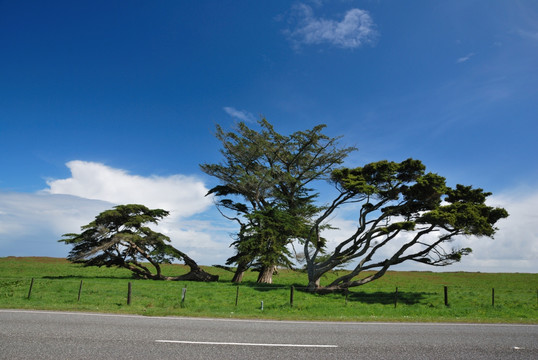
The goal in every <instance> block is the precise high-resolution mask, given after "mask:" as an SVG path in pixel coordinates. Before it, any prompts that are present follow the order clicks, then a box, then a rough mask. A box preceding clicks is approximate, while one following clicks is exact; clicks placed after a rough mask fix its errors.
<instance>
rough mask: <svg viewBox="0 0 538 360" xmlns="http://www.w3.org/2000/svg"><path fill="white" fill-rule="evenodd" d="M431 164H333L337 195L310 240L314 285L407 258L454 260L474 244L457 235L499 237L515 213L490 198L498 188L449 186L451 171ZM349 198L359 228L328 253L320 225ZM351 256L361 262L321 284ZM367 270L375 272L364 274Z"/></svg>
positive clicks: (356, 278)
mask: <svg viewBox="0 0 538 360" xmlns="http://www.w3.org/2000/svg"><path fill="white" fill-rule="evenodd" d="M425 170H426V168H425V166H424V165H423V164H422V162H421V161H419V160H414V159H407V160H405V161H402V162H400V163H398V162H389V161H386V160H385V161H378V162H374V163H370V164H367V165H365V166H363V167H357V168H353V169H349V168H341V169H337V170H334V171H333V172H332V182H333V184H334V185H335V187H336V188H337V190H338V195H337V196H336V198H335V199H334V200H333V201H332V203H331V204H330V205H328V206H327V207H326V208H325V209H324V210H323V211H322V212H321V213H320V215H319V216H318V218H317V219H316V221H315V222H314V224H313V226H312V227H311V229H310V234H309V236H308V238H307V239H306V241H305V242H304V251H305V258H306V262H307V272H308V279H309V285H308V286H309V290H310V291H316V292H320V293H323V292H331V291H335V290H342V289H346V288H349V287H352V286H359V285H363V284H366V283H368V282H371V281H373V280H375V279H378V278H379V277H381V276H382V275H383V274H385V272H386V271H387V269H388V268H389V267H390V266H393V265H397V264H400V263H403V262H405V261H415V262H420V263H424V264H428V265H433V266H446V265H450V264H452V263H454V262H456V261H459V260H460V259H461V257H462V256H464V255H467V254H469V253H470V252H471V249H470V248H458V247H453V248H450V249H447V248H446V246H447V244H450V243H452V242H453V240H454V239H455V238H456V237H458V236H477V237H482V236H485V237H493V235H494V234H495V231H496V230H497V229H496V227H495V224H496V222H497V221H498V220H500V219H502V218H505V217H507V216H508V213H507V212H506V210H505V209H502V208H495V207H490V206H488V205H486V203H485V201H486V198H487V197H488V196H489V195H491V193H488V192H484V190H482V189H480V188H476V189H475V188H473V187H471V186H464V185H456V187H455V188H450V187H449V186H447V184H446V180H445V178H444V177H442V176H440V175H437V174H434V173H427V172H426V171H425ZM344 204H354V206H355V207H356V209H357V210H356V214H357V218H358V221H357V229H356V231H355V232H354V233H352V234H350V235H349V237H347V238H346V239H345V240H344V241H342V242H340V243H339V244H338V245H337V246H336V247H335V248H334V250H332V252H331V253H330V254H329V256H327V255H324V256H322V257H320V252H319V249H318V247H317V246H315V245H316V242H317V238H318V237H319V236H320V226H321V225H322V224H323V223H324V222H326V221H327V219H328V218H329V217H330V216H332V215H333V214H334V212H335V211H336V210H337V209H338V208H339V207H341V206H342V205H344ZM389 246H390V247H391V248H392V249H396V250H395V251H393V252H392V253H391V254H390V256H388V257H385V256H386V254H387V253H386V252H385V256H383V257H379V254H380V253H381V252H383V248H388V247H389ZM349 261H353V262H354V269H353V270H352V271H351V272H349V273H347V274H346V275H343V276H340V277H339V278H337V279H336V280H334V281H333V282H332V283H330V284H328V285H326V286H321V285H320V283H319V280H320V278H321V276H322V275H323V274H324V273H326V272H328V271H330V270H332V269H334V268H335V267H336V266H338V265H340V264H342V263H344V262H349ZM366 270H373V271H374V273H373V274H371V273H369V274H368V275H366V276H364V277H362V278H361V277H360V275H361V273H362V272H364V271H366Z"/></svg>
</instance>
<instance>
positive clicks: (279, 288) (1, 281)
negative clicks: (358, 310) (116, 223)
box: [0, 278, 538, 308]
mask: <svg viewBox="0 0 538 360" xmlns="http://www.w3.org/2000/svg"><path fill="white" fill-rule="evenodd" d="M112 280H114V281H110V282H100V281H91V280H90V281H88V280H87V281H86V283H85V285H86V286H85V292H86V290H87V289H88V288H89V289H90V290H89V294H92V293H95V292H99V293H104V294H105V295H106V294H109V295H111V296H112V295H115V296H116V297H117V290H115V289H117V286H120V284H124V283H125V282H126V281H127V280H128V279H121V278H118V279H112ZM8 281H12V282H14V283H16V284H17V285H18V287H22V286H23V284H24V283H26V287H27V288H28V295H27V299H28V300H30V299H32V294H34V298H35V297H36V296H37V295H39V294H43V293H46V292H47V290H44V289H42V288H40V286H39V285H40V284H43V283H54V284H61V285H67V284H74V283H78V279H77V280H75V279H48V278H37V279H35V278H31V279H29V278H0V296H2V292H3V290H4V289H3V288H8V287H9V284H7V285H6V282H8ZM189 284H190V285H191V286H190V287H189V289H190V291H189V293H192V294H191V295H190V296H189V298H190V299H193V300H195V299H197V296H199V295H197V294H196V290H200V289H201V290H207V289H208V288H213V289H214V290H215V292H218V293H226V294H227V293H232V291H233V290H235V306H236V307H237V306H238V304H239V301H240V287H242V288H243V289H245V291H246V289H252V290H253V291H257V293H259V292H261V293H263V292H272V293H273V294H274V293H275V292H283V291H285V292H287V291H289V305H290V307H293V306H294V303H295V302H296V296H297V294H296V293H297V291H301V290H302V291H303V292H304V290H306V289H307V287H306V286H305V287H301V286H295V285H288V286H286V285H265V286H252V285H251V284H242V285H241V284H240V285H238V284H234V283H227V285H229V286H226V287H221V288H215V285H214V284H205V283H190V282H189ZM221 284H223V283H220V284H219V285H221ZM162 285H166V286H170V285H178V286H182V285H183V288H182V292H181V305H182V306H184V304H185V301H186V290H187V288H186V285H185V282H160V281H153V280H135V284H134V286H133V285H132V283H131V281H128V292H127V304H128V305H130V304H131V302H132V301H133V294H132V289H133V287H138V288H147V287H152V288H153V289H157V290H153V291H158V288H159V287H160V286H162ZM123 286H124V285H123ZM99 287H100V288H99ZM234 288H235V289H234ZM107 289H108V290H107ZM354 289H356V290H357V291H351V290H349V289H348V290H346V291H344V292H343V293H342V295H344V296H345V304H346V305H347V304H348V301H349V297H350V296H351V297H352V301H355V302H361V297H369V298H370V301H371V302H376V301H372V300H371V299H372V296H373V295H371V294H372V289H371V288H369V289H368V290H369V291H361V287H357V288H354ZM441 289H442V292H441ZM82 290H83V280H80V285H79V288H78V297H77V302H80V300H81V297H83V296H82ZM296 290H297V291H296ZM375 290H377V291H374V292H373V294H374V295H375V294H378V297H382V295H383V294H385V295H387V297H388V296H392V299H393V300H391V301H392V302H393V304H394V307H395V308H396V307H397V306H398V304H399V303H400V304H401V303H402V302H403V303H405V298H406V294H407V295H408V294H420V293H421V291H422V293H423V292H424V291H434V293H428V294H429V295H432V297H433V295H435V294H437V293H438V292H440V293H441V295H439V297H440V298H441V297H442V298H443V299H444V305H445V306H447V307H448V306H451V305H453V304H454V303H458V302H461V300H459V298H461V297H463V296H462V295H461V293H462V291H468V292H470V293H471V294H470V295H466V296H467V297H469V296H470V297H471V298H472V297H474V299H475V300H474V301H473V302H474V304H472V305H480V306H485V305H486V304H489V302H488V301H489V300H487V296H488V295H485V294H488V293H489V291H491V298H490V299H491V307H492V308H494V307H495V306H496V305H497V306H499V304H501V305H502V306H507V307H508V305H510V304H507V302H506V301H504V302H503V301H502V297H503V295H506V294H511V293H514V292H516V293H521V294H523V295H524V296H525V298H527V299H528V300H527V301H525V303H527V304H528V305H531V304H532V305H538V289H536V295H535V298H536V300H535V301H534V298H533V296H534V292H535V290H534V289H529V290H521V289H519V290H518V289H516V290H514V289H509V288H508V289H503V288H499V287H498V288H495V287H491V288H490V287H479V288H477V287H472V288H470V287H459V286H450V287H449V286H447V285H442V287H441V285H438V286H434V285H428V286H425V287H423V288H417V287H416V286H413V287H411V286H410V287H409V288H407V289H406V288H405V287H402V286H399V287H395V288H393V289H390V288H388V287H387V286H384V287H379V288H376V289H375ZM496 290H497V291H496ZM241 293H244V291H242V292H241ZM36 294H37V295H36ZM390 294H393V295H390ZM449 294H450V300H451V302H449ZM243 296H250V297H252V294H250V295H243ZM73 297H75V296H73ZM258 297H260V296H258ZM124 299H125V298H124ZM198 299H199V298H198ZM499 300H500V302H499ZM124 301H125V300H124ZM366 302H367V301H366ZM385 302H387V303H388V301H385ZM416 304H417V305H420V302H418V301H417V302H416Z"/></svg>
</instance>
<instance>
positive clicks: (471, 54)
mask: <svg viewBox="0 0 538 360" xmlns="http://www.w3.org/2000/svg"><path fill="white" fill-rule="evenodd" d="M475 55H476V54H475V53H469V54H467V55H465V56H462V57H460V58H459V59H458V60H456V62H457V63H458V64H461V63H464V62H466V61H468V60H469V59H470V58H472V57H473V56H475Z"/></svg>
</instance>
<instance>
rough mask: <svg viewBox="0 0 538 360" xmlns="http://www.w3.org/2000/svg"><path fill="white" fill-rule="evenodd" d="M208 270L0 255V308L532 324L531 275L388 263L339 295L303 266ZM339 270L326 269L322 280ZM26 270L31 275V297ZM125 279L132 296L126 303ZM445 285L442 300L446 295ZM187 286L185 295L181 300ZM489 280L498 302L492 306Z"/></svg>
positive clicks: (536, 283) (535, 294) (535, 299)
mask: <svg viewBox="0 0 538 360" xmlns="http://www.w3.org/2000/svg"><path fill="white" fill-rule="evenodd" d="M207 270H208V271H209V272H211V273H213V274H218V275H220V281H219V282H218V283H196V282H166V281H152V280H135V279H132V278H131V274H130V272H129V271H127V270H122V269H114V268H91V267H90V268H84V267H82V266H79V265H74V264H71V263H69V262H67V261H66V260H65V259H57V258H15V257H7V258H0V308H17V309H43V310H62V311H64V310H67V311H91V312H109V313H129V314H145V315H153V316H170V315H173V316H209V317H227V318H264V319H294V320H323V321H326V320H327V321H328V320H333V321H334V320H337V321H446V322H487V323H498V322H503V323H532V324H536V323H538V274H518V273H516V274H490V273H432V272H399V271H393V272H388V273H387V274H386V275H385V276H384V277H382V278H381V279H379V280H377V281H375V282H373V283H370V284H368V285H365V286H362V287H358V288H353V289H352V290H351V291H350V292H349V294H348V295H347V301H346V296H345V294H329V295H315V294H309V293H306V292H304V291H303V290H302V288H303V287H304V286H305V285H306V280H307V279H306V274H304V273H302V272H296V271H291V270H280V271H279V273H278V274H277V275H275V276H274V284H271V285H260V284H256V282H255V280H256V276H257V273H250V272H249V273H247V274H246V275H245V278H244V279H245V280H244V282H243V283H242V284H241V285H239V286H237V285H235V284H232V283H231V282H230V280H231V278H232V276H233V274H232V273H231V272H228V271H225V270H222V269H218V268H208V269H207ZM164 271H165V273H166V274H167V275H180V274H183V273H185V272H186V271H187V270H186V268H185V267H184V266H182V265H167V266H165V270H164ZM343 272H344V271H339V272H335V273H331V274H328V275H327V276H326V277H324V278H323V279H322V283H328V282H329V281H330V280H331V279H332V278H334V277H335V276H337V275H338V274H340V275H341V274H342V273H343ZM32 278H34V284H33V287H32V293H31V297H30V299H28V293H29V289H30V283H31V279H32ZM81 281H82V283H83V285H82V292H81V298H80V301H78V299H77V298H78V292H79V287H80V283H81ZM129 282H130V283H131V286H132V297H131V304H130V305H127V289H128V283H129ZM292 285H293V286H294V287H295V291H294V304H293V305H294V306H293V307H291V306H290V287H291V286H292ZM445 286H447V288H448V303H449V306H445V304H444V287H445ZM184 287H186V288H187V292H186V298H185V301H184V303H181V293H182V288H184ZM396 287H397V288H398V304H397V306H396V307H395V306H394V305H395V304H394V300H395V290H396ZM492 288H494V289H495V306H492ZM238 289H239V290H238ZM237 291H239V297H238V304H237V306H235V300H236V294H237ZM262 301H263V302H264V309H263V310H261V302H262Z"/></svg>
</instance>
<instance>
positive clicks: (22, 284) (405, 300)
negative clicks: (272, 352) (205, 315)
mask: <svg viewBox="0 0 538 360" xmlns="http://www.w3.org/2000/svg"><path fill="white" fill-rule="evenodd" d="M22 300H27V301H33V302H35V303H39V302H43V303H56V304H73V303H75V304H76V303H87V304H88V303H91V304H94V305H95V306H99V305H103V306H106V305H110V304H116V305H117V306H122V305H131V304H133V303H136V302H138V303H144V304H146V305H147V304H150V305H153V306H169V304H175V305H179V306H180V307H181V306H185V304H186V303H190V304H204V303H205V304H220V306H235V307H238V306H250V307H260V308H261V309H263V308H264V306H265V307H266V308H267V306H272V305H274V304H277V305H278V306H283V305H288V306H290V307H294V306H296V307H297V306H298V307H301V306H302V305H304V304H309V305H312V304H313V303H316V302H317V303H320V304H321V305H322V306H323V304H325V303H327V302H328V301H332V302H333V303H334V302H335V301H340V303H341V304H343V305H348V304H360V305H382V306H393V307H398V306H426V307H437V308H439V307H467V308H468V307H486V306H487V307H491V308H495V307H501V308H518V307H519V308H521V307H522V308H527V309H533V310H534V311H536V309H538V289H537V288H530V287H529V288H528V289H522V288H511V287H484V286H482V287H480V286H475V287H462V286H454V285H442V284H439V285H436V284H433V285H432V284H424V285H420V286H417V285H414V286H395V287H391V286H386V285H385V286H378V287H374V286H369V287H367V288H366V287H356V288H351V289H349V290H345V291H342V292H338V293H334V294H329V295H323V296H319V295H316V294H312V293H309V292H308V291H307V288H306V287H304V286H299V285H287V286H284V285H263V286H259V285H258V284H255V283H246V284H240V285H236V284H232V283H222V282H221V283H196V282H164V281H152V280H129V279H114V278H110V279H95V278H88V279H70V278H67V279H66V278H60V279H57V278H31V279H29V278H0V307H1V306H2V304H10V303H13V304H16V303H17V302H20V301H22Z"/></svg>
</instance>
